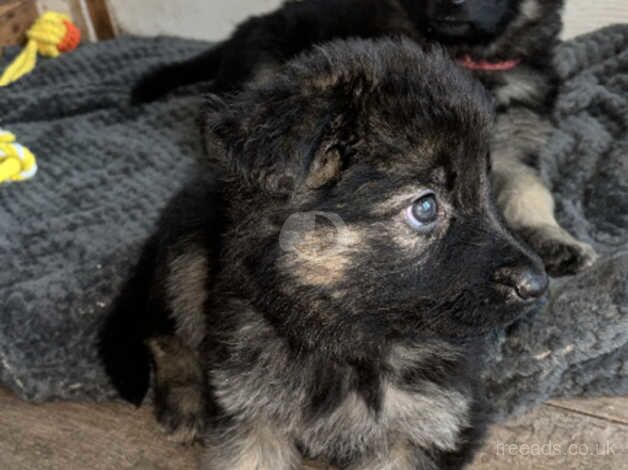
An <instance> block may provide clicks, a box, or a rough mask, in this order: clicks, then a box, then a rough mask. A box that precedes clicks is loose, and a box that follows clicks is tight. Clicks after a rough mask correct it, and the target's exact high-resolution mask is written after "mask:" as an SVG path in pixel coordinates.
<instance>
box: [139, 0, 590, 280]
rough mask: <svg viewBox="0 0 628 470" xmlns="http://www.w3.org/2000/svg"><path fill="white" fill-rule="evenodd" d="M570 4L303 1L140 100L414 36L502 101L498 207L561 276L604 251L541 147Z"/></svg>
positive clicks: (158, 77)
mask: <svg viewBox="0 0 628 470" xmlns="http://www.w3.org/2000/svg"><path fill="white" fill-rule="evenodd" d="M562 4H563V1H562V0H304V1H299V2H287V3H286V4H285V5H284V6H283V7H282V8H280V9H279V10H277V11H275V12H273V13H270V14H268V15H265V16H260V17H255V18H251V19H249V20H248V21H246V22H244V23H243V24H242V25H240V26H239V27H238V28H237V30H236V32H235V33H234V34H233V36H232V37H231V38H230V39H229V40H227V41H225V42H222V43H220V44H218V45H217V46H216V47H214V48H212V49H211V50H209V51H208V52H207V53H205V54H203V55H201V56H199V57H197V58H195V59H193V60H191V61H188V62H184V63H179V64H174V65H172V66H168V67H165V68H162V69H159V70H157V71H155V72H154V73H152V74H149V75H148V76H147V77H145V78H144V79H143V80H142V81H141V82H140V83H139V84H138V86H137V87H136V88H135V90H134V99H135V100H136V101H145V100H150V99H154V98H156V97H157V96H160V95H162V94H164V93H166V92H167V91H169V90H171V89H173V88H176V87H178V86H181V85H184V84H186V83H192V82H197V81H209V90H211V91H212V92H214V93H224V92H228V91H232V90H237V89H240V88H241V87H242V86H243V84H244V83H245V82H247V81H249V80H260V79H264V78H267V77H269V76H272V74H273V71H274V70H275V68H276V66H277V65H278V64H281V63H283V62H285V61H286V60H288V59H290V58H292V57H294V56H295V55H296V54H298V53H300V52H301V51H303V50H306V49H308V48H310V47H312V46H313V45H315V44H321V43H323V42H325V41H329V40H332V39H337V38H349V37H361V38H373V37H381V36H406V37H409V38H412V39H413V40H415V41H416V42H418V43H421V44H424V45H429V44H434V43H440V44H442V45H444V46H445V47H447V50H448V52H449V54H450V55H451V56H452V57H454V58H455V59H457V60H458V61H459V63H460V64H461V65H462V66H464V67H466V68H468V69H470V70H471V71H472V72H473V73H474V74H475V75H476V77H477V78H478V79H480V80H481V81H482V82H483V83H484V85H485V86H487V87H488V89H489V90H491V91H492V93H493V95H494V98H495V99H496V101H497V104H498V111H499V113H498V122H497V127H496V129H495V131H494V132H493V145H492V155H493V168H494V172H493V177H494V179H495V189H496V193H497V203H498V207H499V208H500V209H501V211H502V213H503V214H504V216H505V218H506V221H507V223H508V224H509V225H510V227H511V228H512V229H514V230H516V231H517V232H518V233H519V234H520V235H522V236H523V237H524V238H525V239H526V240H527V241H528V242H529V243H530V244H531V245H532V247H533V248H534V249H535V250H536V251H537V252H538V253H539V254H540V255H541V257H542V258H543V260H544V261H545V266H546V268H547V270H548V271H549V272H550V273H551V274H553V275H564V274H572V273H575V272H577V271H579V270H581V269H583V268H585V267H587V266H589V265H590V264H591V263H592V262H593V261H594V259H595V253H594V252H593V250H592V248H591V247H590V246H589V245H586V244H583V243H581V242H578V241H577V240H575V239H574V238H573V237H572V236H571V235H569V234H568V233H567V232H566V231H565V230H564V229H562V228H561V227H560V226H559V224H558V223H557V221H556V219H555V218H554V201H553V199H552V196H551V194H550V192H549V191H548V190H547V188H546V187H545V186H544V185H543V183H542V181H541V180H540V178H539V176H538V166H539V162H538V158H539V153H540V151H541V149H542V147H543V145H544V144H545V142H546V141H547V139H548V136H549V135H550V133H551V131H552V125H551V124H550V122H549V121H547V119H545V118H544V117H543V116H548V115H549V109H550V107H551V105H552V101H553V98H554V95H555V93H556V86H557V83H556V77H555V72H554V68H553V65H552V57H553V50H554V46H555V44H556V43H557V42H558V34H559V32H560V30H561V26H562V23H561V17H560V13H561V9H562Z"/></svg>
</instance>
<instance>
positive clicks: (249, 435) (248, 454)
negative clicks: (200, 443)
mask: <svg viewBox="0 0 628 470" xmlns="http://www.w3.org/2000/svg"><path fill="white" fill-rule="evenodd" d="M301 465H302V457H301V455H300V453H299V451H298V450H297V448H296V445H295V443H294V441H293V439H291V438H290V436H288V435H287V434H286V433H285V432H283V431H282V430H281V429H280V428H279V427H278V426H274V425H272V424H270V423H268V422H265V421H264V420H263V419H260V420H256V421H254V422H251V421H249V420H247V421H239V420H237V419H235V418H234V419H231V421H230V424H229V426H228V427H227V428H223V429H220V427H214V426H211V429H209V430H208V436H207V439H206V441H205V452H204V454H203V459H202V463H201V470H226V469H229V470H300V469H301Z"/></svg>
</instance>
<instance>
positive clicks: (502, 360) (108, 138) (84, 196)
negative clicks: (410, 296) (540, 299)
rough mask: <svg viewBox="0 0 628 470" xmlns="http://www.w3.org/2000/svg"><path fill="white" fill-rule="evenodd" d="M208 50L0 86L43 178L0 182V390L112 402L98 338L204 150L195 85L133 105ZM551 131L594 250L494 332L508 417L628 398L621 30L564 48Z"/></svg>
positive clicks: (122, 52)
mask: <svg viewBox="0 0 628 470" xmlns="http://www.w3.org/2000/svg"><path fill="white" fill-rule="evenodd" d="M206 47H207V45H206V44H204V43H200V42H193V41H186V40H181V39H173V38H160V39H135V38H124V39H118V40H115V41H111V42H104V43H99V44H94V45H88V46H83V47H82V48H80V49H79V50H77V51H76V52H73V53H70V54H66V55H65V56H63V57H61V58H59V59H55V60H53V61H48V62H43V63H42V64H40V65H39V66H38V68H37V70H36V71H35V72H34V73H33V74H32V75H30V76H28V77H26V78H24V79H22V80H20V81H19V82H17V83H15V84H14V85H12V86H10V87H8V88H6V89H2V90H0V126H1V127H3V128H6V129H8V130H11V131H12V132H14V133H15V134H16V135H17V136H18V139H19V140H20V142H21V143H23V144H24V145H27V146H29V147H30V148H31V149H32V150H33V151H34V152H35V153H36V155H37V157H38V162H39V173H38V174H37V176H36V177H35V178H34V179H33V180H31V181H28V182H25V183H16V184H11V185H4V186H0V382H2V383H4V384H6V385H8V386H9V387H10V388H12V389H13V390H15V391H16V392H17V393H18V394H19V395H21V396H23V397H25V398H28V399H32V400H46V399H51V398H75V399H104V398H108V397H112V396H114V393H113V391H112V389H111V387H110V386H109V385H108V383H107V380H106V378H105V376H104V374H103V370H102V368H101V366H100V365H99V363H98V361H97V357H96V348H95V333H96V331H97V328H98V325H99V324H100V322H101V321H102V319H103V316H104V315H105V314H106V312H107V309H108V307H109V306H110V305H111V301H112V299H113V297H114V296H115V294H116V291H117V290H118V289H119V287H120V285H121V283H122V281H123V280H124V277H125V275H126V273H127V272H128V270H129V268H130V267H131V265H132V264H133V262H134V261H135V259H136V257H137V253H138V248H139V246H140V244H141V242H142V241H143V240H144V239H145V238H146V236H147V235H148V234H149V233H150V231H151V229H152V227H153V226H154V222H155V220H156V217H157V215H158V212H159V210H160V208H161V207H163V206H164V204H165V203H166V201H167V200H168V198H169V197H170V196H171V195H172V194H173V192H175V191H176V190H177V189H178V188H179V187H180V186H181V184H182V182H183V181H184V180H185V178H186V175H187V174H188V173H189V172H191V171H193V168H194V164H195V161H196V160H198V159H202V158H204V157H203V152H202V147H201V139H200V134H199V130H198V129H199V127H198V107H199V102H200V100H199V98H198V88H196V89H195V88H194V87H190V88H187V89H186V90H184V91H182V92H180V93H179V94H178V96H174V97H170V98H168V99H164V100H162V101H159V102H156V103H153V104H149V105H145V106H141V107H137V108H131V107H130V106H128V105H127V100H128V94H129V91H130V87H131V85H132V83H133V82H134V81H135V80H137V79H138V78H139V76H140V75H141V74H142V73H143V72H145V71H146V70H147V69H149V68H150V67H153V66H156V65H158V64H162V63H165V62H167V61H173V60H179V59H183V58H185V57H188V56H190V55H193V54H195V53H197V52H199V51H201V50H203V49H204V48H206ZM558 62H559V66H560V71H561V74H562V77H563V78H564V80H565V82H564V86H563V89H562V92H561V94H560V97H559V101H558V107H557V111H556V116H555V118H556V120H557V124H558V126H559V131H558V132H557V133H556V134H555V135H554V137H553V138H552V140H551V142H550V143H549V144H548V145H547V147H546V149H545V154H544V155H543V172H544V176H545V177H546V180H547V182H548V184H549V185H550V187H551V188H552V189H553V191H554V192H555V194H556V198H557V204H558V207H557V211H558V215H559V218H560V221H561V222H562V223H563V224H564V226H566V227H567V228H568V229H569V230H570V231H571V232H572V233H573V234H574V235H576V236H577V237H578V238H580V239H582V240H585V241H588V242H590V243H592V244H593V245H594V246H595V247H596V248H597V250H598V251H599V252H600V253H601V254H602V258H601V260H600V262H599V263H598V264H597V265H596V266H594V267H593V268H592V269H591V270H589V271H588V272H585V273H583V274H581V275H579V276H576V277H572V278H565V279H561V280H558V281H554V282H553V283H552V286H551V296H550V301H549V303H548V304H547V307H546V308H545V309H544V310H543V311H542V312H540V313H539V314H537V315H536V316H535V317H534V318H531V319H529V320H526V321H523V322H521V323H519V324H517V325H516V326H515V327H512V328H511V329H510V330H509V331H508V332H507V333H505V334H502V335H501V336H500V339H499V342H498V344H497V345H496V346H495V350H494V352H493V355H492V357H491V362H492V366H491V367H490V369H489V372H488V374H487V377H486V380H487V382H488V383H489V385H490V389H491V393H492V397H491V398H492V401H493V403H494V404H495V406H496V408H497V409H498V411H499V412H500V413H501V414H502V415H504V416H505V415H509V414H511V413H513V412H520V411H523V410H525V409H527V408H528V407H529V406H531V405H533V404H536V403H539V402H540V401H542V400H544V399H546V398H548V397H552V396H554V397H558V396H577V395H594V394H599V393H605V394H622V393H627V392H628V369H627V367H626V365H625V361H626V358H627V357H628V345H627V342H628V301H627V297H628V27H621V26H620V27H613V28H607V29H605V30H602V31H600V32H597V33H594V34H591V35H588V36H584V37H582V38H579V39H577V40H574V41H571V42H569V43H566V44H565V45H563V46H562V47H561V49H560V51H559V54H558Z"/></svg>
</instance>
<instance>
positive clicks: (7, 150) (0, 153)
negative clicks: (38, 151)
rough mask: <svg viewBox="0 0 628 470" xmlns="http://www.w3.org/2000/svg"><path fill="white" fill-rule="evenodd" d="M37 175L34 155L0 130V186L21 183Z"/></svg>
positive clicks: (11, 135)
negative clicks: (7, 183)
mask: <svg viewBox="0 0 628 470" xmlns="http://www.w3.org/2000/svg"><path fill="white" fill-rule="evenodd" d="M35 173H37V162H36V161H35V155H33V153H32V152H31V151H30V150H28V149H27V148H26V147H24V146H23V145H20V144H18V143H16V142H15V136H14V135H13V134H11V133H10V132H8V131H5V130H2V129H0V184H1V183H6V182H8V181H22V180H26V179H29V178H32V177H33V176H35Z"/></svg>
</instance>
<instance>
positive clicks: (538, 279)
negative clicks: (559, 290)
mask: <svg viewBox="0 0 628 470" xmlns="http://www.w3.org/2000/svg"><path fill="white" fill-rule="evenodd" d="M495 281H497V282H498V283H499V284H502V285H505V286H508V287H511V288H512V289H514V291H515V292H516V293H517V295H518V296H519V297H520V298H521V299H522V300H532V299H538V298H539V297H541V296H542V295H543V293H544V292H545V290H546V289H547V284H548V279H547V274H545V271H543V270H540V269H536V268H501V269H500V270H498V271H497V272H496V273H495Z"/></svg>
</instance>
